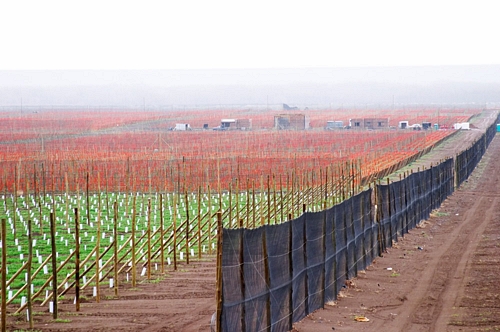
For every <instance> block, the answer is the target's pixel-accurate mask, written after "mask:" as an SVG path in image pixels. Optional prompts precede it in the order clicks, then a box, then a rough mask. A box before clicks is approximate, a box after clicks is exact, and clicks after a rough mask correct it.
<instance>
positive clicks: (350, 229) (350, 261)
mask: <svg viewBox="0 0 500 332" xmlns="http://www.w3.org/2000/svg"><path fill="white" fill-rule="evenodd" d="M344 214H345V217H344V223H345V231H346V240H347V253H346V254H347V279H351V278H354V277H355V276H356V250H355V249H356V245H355V243H354V223H353V219H352V218H353V214H352V198H350V199H348V200H346V201H345V202H344Z"/></svg>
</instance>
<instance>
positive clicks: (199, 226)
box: [198, 186, 231, 259]
mask: <svg viewBox="0 0 500 332" xmlns="http://www.w3.org/2000/svg"><path fill="white" fill-rule="evenodd" d="M229 211H231V191H229ZM229 222H231V218H229ZM198 259H201V186H198Z"/></svg>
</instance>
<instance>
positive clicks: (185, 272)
mask: <svg viewBox="0 0 500 332" xmlns="http://www.w3.org/2000/svg"><path fill="white" fill-rule="evenodd" d="M492 116H493V115H492ZM488 120H490V121H491V118H489V119H488V118H484V119H479V122H478V123H477V126H479V127H480V128H481V127H482V126H483V125H485V124H486V123H488V122H489V123H491V122H490V121H488ZM478 134H479V130H478V131H469V132H465V133H464V134H461V135H457V136H455V137H454V138H453V139H452V140H450V142H449V143H446V144H445V145H444V147H441V148H440V149H436V151H435V153H433V154H432V156H427V157H426V158H424V159H423V160H422V161H419V162H418V163H414V164H413V165H412V168H414V169H415V168H416V167H417V166H418V165H420V164H419V163H421V165H428V164H429V163H433V162H436V161H438V160H439V159H441V158H442V155H441V154H443V153H447V154H448V155H449V154H450V152H451V153H453V152H454V151H455V150H456V151H457V152H458V150H460V149H463V148H464V147H467V146H469V145H470V144H471V143H472V142H473V141H474V140H475V139H476V138H477V137H478ZM499 156H500V137H497V138H495V139H494V140H493V142H492V144H491V146H490V148H489V149H488V151H487V153H486V155H485V157H484V158H483V160H482V161H481V163H480V165H479V166H478V167H477V169H476V170H475V171H474V173H473V175H472V176H471V178H470V179H469V180H468V181H467V182H466V183H464V185H463V186H462V187H461V188H460V189H458V190H457V191H456V192H455V193H454V194H453V195H452V196H451V197H449V198H448V199H447V200H446V201H445V202H444V204H443V205H442V207H441V208H440V209H439V210H438V211H434V212H433V214H432V217H431V218H430V219H429V220H428V221H425V222H423V223H422V224H421V226H420V227H418V228H415V229H413V230H412V231H410V233H409V234H406V235H405V237H404V238H403V239H401V240H400V241H399V242H398V243H397V244H395V246H394V247H393V248H390V249H389V250H388V252H386V253H384V255H383V257H379V258H377V259H376V260H375V262H374V263H373V264H372V265H371V266H370V267H368V268H367V269H366V271H364V272H362V273H360V274H359V275H358V277H357V278H355V279H354V280H353V283H352V284H351V286H350V287H349V288H346V289H345V290H344V291H343V292H342V293H341V294H340V296H339V300H338V301H337V302H335V303H333V304H332V305H329V306H327V307H326V308H325V309H322V310H318V311H316V312H314V313H313V314H310V315H309V316H308V317H306V318H305V319H304V320H302V321H301V322H298V323H296V324H295V329H294V331H297V332H309V331H332V330H335V331H478V330H479V331H481V330H485V331H486V330H495V329H500V287H498V284H499V282H500V274H499V271H500V270H499V264H498V263H499V261H500V164H499V163H498V162H496V161H497V159H498V157H499ZM418 167H420V166H418ZM388 268H391V270H389V269H388ZM83 295H84V297H85V300H84V303H82V305H81V310H80V311H79V312H76V311H75V305H74V304H73V300H72V297H71V296H68V297H66V299H64V300H62V301H61V303H59V317H58V318H59V319H58V320H57V321H54V320H53V319H52V316H51V315H50V314H48V313H47V307H39V306H35V307H34V313H35V314H34V319H35V329H36V330H40V331H210V319H211V316H212V314H213V313H214V312H215V263H214V259H206V260H205V261H202V262H192V263H191V264H189V265H183V266H180V267H179V270H178V271H175V272H174V271H173V269H172V267H168V268H167V271H166V273H165V274H164V275H160V274H155V277H154V279H153V280H151V281H150V282H147V283H145V282H143V283H141V284H139V285H138V286H137V287H136V288H135V289H131V288H130V285H129V284H127V286H125V289H123V288H120V293H119V296H118V297H114V296H113V292H112V291H111V290H107V291H106V292H104V294H103V295H102V301H101V302H100V303H96V302H95V298H94V297H92V291H91V290H85V291H84V292H83ZM9 311H10V312H12V308H10V309H9ZM42 313H43V314H42ZM356 316H363V317H366V318H367V319H368V320H369V321H368V322H357V321H355V319H354V318H355V317H356ZM7 327H8V330H9V331H14V330H21V329H23V330H28V324H27V323H26V316H25V314H21V315H16V316H15V315H8V326H7Z"/></svg>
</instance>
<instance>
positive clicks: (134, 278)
mask: <svg viewBox="0 0 500 332" xmlns="http://www.w3.org/2000/svg"><path fill="white" fill-rule="evenodd" d="M174 201H175V195H174ZM136 203H137V196H135V195H134V199H133V203H132V204H133V206H132V288H135V286H136V281H137V266H136V258H135V216H136V212H135V210H136Z"/></svg>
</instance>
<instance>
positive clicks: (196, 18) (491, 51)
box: [0, 0, 500, 70]
mask: <svg viewBox="0 0 500 332" xmlns="http://www.w3.org/2000/svg"><path fill="white" fill-rule="evenodd" d="M497 9H498V3H497V2H496V1H484V0H483V1H481V0H479V1H473V2H472V1H447V0H443V1H439V0H431V1H429V0H419V1H400V0H398V1H387V0H377V1H373V0H361V1H344V0H342V1H336V0H332V1H315V0H310V1H307V2H306V1H301V2H294V1H282V0H274V1H273V0H271V1H270V0H254V1H246V2H243V1H235V0H225V1H223V0H211V1H206V0H200V1H198V0H195V1H189V0H187V1H141V2H139V1H102V0H100V1H95V0H90V1H84V2H75V1H54V0H45V1H34V0H27V1H3V2H2V4H1V5H0V34H1V46H0V47H1V52H0V70H23V69H24V70H29V69H36V70H51V69H59V70H72V69H73V70H78V69H91V70H102V69H104V70H112V69H119V70H123V69H154V70H157V69H221V68H225V69H234V68H247V69H249V68H321V67H360V66H361V67H365V66H426V65H480V64H500V43H498V36H497V31H498V16H497V13H498V10H497Z"/></svg>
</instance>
